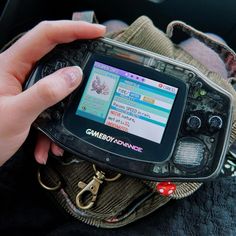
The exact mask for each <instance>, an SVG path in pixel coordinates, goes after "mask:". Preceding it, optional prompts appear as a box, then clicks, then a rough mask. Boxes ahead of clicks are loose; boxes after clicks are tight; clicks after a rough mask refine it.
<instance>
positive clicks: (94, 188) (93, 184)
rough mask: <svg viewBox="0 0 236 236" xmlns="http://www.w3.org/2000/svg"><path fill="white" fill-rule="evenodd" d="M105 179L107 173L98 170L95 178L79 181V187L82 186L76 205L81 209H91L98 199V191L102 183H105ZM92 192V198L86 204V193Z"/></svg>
mask: <svg viewBox="0 0 236 236" xmlns="http://www.w3.org/2000/svg"><path fill="white" fill-rule="evenodd" d="M104 179H105V173H104V172H102V171H96V173H95V176H93V179H92V180H91V181H90V182H89V183H88V184H86V183H84V182H82V181H80V182H79V183H78V186H79V188H81V191H80V192H79V193H78V194H77V196H76V205H77V206H78V207H79V208H81V209H84V210H86V209H89V208H91V207H92V206H93V205H94V203H95V201H96V199H97V193H98V190H99V187H100V184H102V183H103V180H104ZM87 193H90V194H92V199H91V200H90V201H89V202H88V203H87V204H85V202H84V200H85V199H84V198H85V196H84V194H87Z"/></svg>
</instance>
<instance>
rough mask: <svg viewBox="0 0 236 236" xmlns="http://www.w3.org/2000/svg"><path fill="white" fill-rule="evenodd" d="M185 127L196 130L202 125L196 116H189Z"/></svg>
mask: <svg viewBox="0 0 236 236" xmlns="http://www.w3.org/2000/svg"><path fill="white" fill-rule="evenodd" d="M186 123H187V127H188V129H189V130H193V131H198V129H200V127H201V125H202V121H201V119H200V118H199V117H198V116H194V115H192V116H190V117H189V118H188V119H187V121H186Z"/></svg>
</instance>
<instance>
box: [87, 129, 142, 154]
mask: <svg viewBox="0 0 236 236" xmlns="http://www.w3.org/2000/svg"><path fill="white" fill-rule="evenodd" d="M86 134H87V135H89V136H92V137H95V138H98V139H101V140H104V141H106V142H109V143H115V144H117V145H120V146H123V147H126V148H129V149H132V150H133V151H136V152H143V148H141V147H138V146H136V145H133V144H130V143H127V142H124V141H122V140H120V139H117V138H114V137H112V136H110V135H106V134H104V133H101V132H98V131H96V130H92V129H86Z"/></svg>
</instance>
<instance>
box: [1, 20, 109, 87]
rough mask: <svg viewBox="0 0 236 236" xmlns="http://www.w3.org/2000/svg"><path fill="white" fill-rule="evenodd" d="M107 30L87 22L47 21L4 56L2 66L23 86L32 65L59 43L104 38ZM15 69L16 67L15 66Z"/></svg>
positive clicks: (21, 39) (26, 35)
mask: <svg viewBox="0 0 236 236" xmlns="http://www.w3.org/2000/svg"><path fill="white" fill-rule="evenodd" d="M104 33H105V27H104V26H102V25H98V24H90V23H87V22H83V21H69V20H63V21H44V22H41V23H40V24H38V25H37V26H36V27H34V28H33V29H32V30H30V31H29V32H28V33H26V34H25V35H24V36H23V37H22V38H20V39H19V40H18V41H17V42H16V43H15V44H13V45H12V46H11V47H10V48H9V49H8V50H6V51H5V52H3V53H2V54H1V57H2V58H3V59H4V60H1V64H2V65H1V66H3V67H4V69H5V70H7V71H8V72H9V73H10V74H14V75H15V77H16V78H17V79H18V80H19V81H20V82H21V83H23V82H24V80H25V77H26V75H27V74H28V73H29V71H30V69H31V67H32V65H33V64H34V63H35V62H36V61H38V60H39V59H40V58H42V57H43V56H44V55H45V54H47V53H48V52H49V51H50V50H52V49H53V48H54V47H55V46H56V45H57V44H59V43H67V42H71V41H74V40H76V39H91V38H97V37H101V36H103V35H104ZM12 65H14V66H12Z"/></svg>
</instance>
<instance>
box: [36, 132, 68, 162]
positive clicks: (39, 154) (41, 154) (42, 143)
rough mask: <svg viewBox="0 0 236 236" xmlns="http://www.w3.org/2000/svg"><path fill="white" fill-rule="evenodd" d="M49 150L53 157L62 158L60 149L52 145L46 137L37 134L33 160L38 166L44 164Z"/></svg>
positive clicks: (62, 151)
mask: <svg viewBox="0 0 236 236" xmlns="http://www.w3.org/2000/svg"><path fill="white" fill-rule="evenodd" d="M50 148H51V151H52V153H53V154H54V155H55V156H63V153H64V150H63V149H62V148H60V147H59V146H57V145H56V144H55V143H53V142H52V141H51V140H50V139H49V138H48V137H47V136H46V135H44V134H42V133H39V135H38V139H37V143H36V147H35V150H34V156H35V159H36V161H37V162H38V163H39V164H43V165H45V164H46V162H47V159H48V152H49V150H50Z"/></svg>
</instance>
